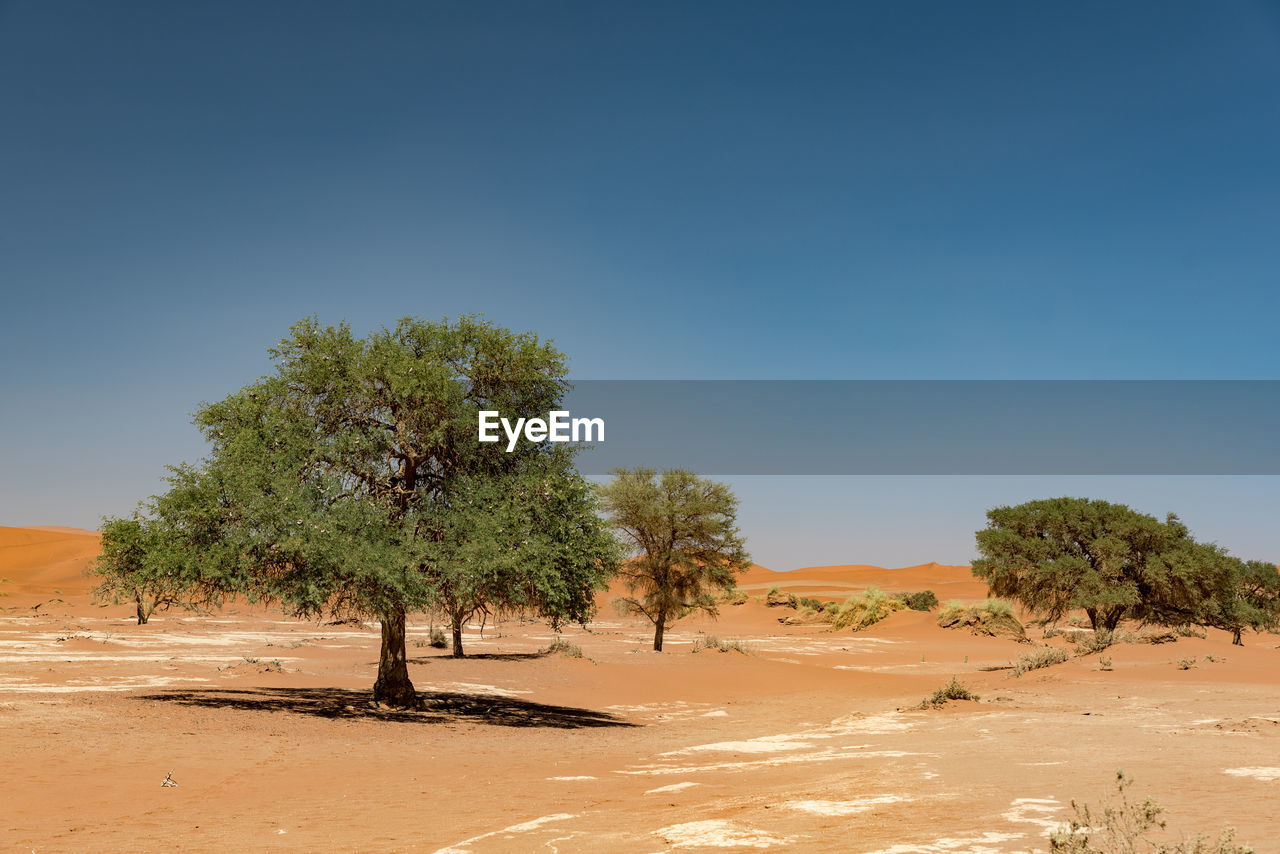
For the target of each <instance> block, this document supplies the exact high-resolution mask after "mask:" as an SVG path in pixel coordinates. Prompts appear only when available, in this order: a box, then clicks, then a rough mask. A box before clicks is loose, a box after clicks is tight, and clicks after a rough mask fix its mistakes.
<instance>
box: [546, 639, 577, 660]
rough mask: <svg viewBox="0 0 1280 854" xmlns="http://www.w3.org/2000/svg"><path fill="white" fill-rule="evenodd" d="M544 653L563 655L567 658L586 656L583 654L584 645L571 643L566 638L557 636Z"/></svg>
mask: <svg viewBox="0 0 1280 854" xmlns="http://www.w3.org/2000/svg"><path fill="white" fill-rule="evenodd" d="M542 654H543V655H562V656H564V657H565V658H586V656H585V655H583V654H582V647H580V646H578V645H577V644H576V643H569V642H568V641H567V640H565V639H564V638H556V639H555V640H553V641H552V642H551V646H549V647H547V648H546V649H544V650H543V651H542Z"/></svg>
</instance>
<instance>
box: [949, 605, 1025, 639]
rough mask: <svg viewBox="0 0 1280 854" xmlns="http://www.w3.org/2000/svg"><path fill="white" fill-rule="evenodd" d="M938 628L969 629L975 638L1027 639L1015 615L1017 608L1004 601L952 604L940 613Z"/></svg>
mask: <svg viewBox="0 0 1280 854" xmlns="http://www.w3.org/2000/svg"><path fill="white" fill-rule="evenodd" d="M938 625H939V626H941V627H942V628H944V629H955V628H967V629H969V631H971V632H973V633H974V634H975V635H989V636H991V637H1007V638H1012V639H1013V640H1017V641H1026V640H1027V633H1026V631H1025V630H1024V629H1023V628H1022V623H1020V622H1019V621H1018V618H1017V617H1016V616H1014V613H1013V606H1012V605H1010V604H1009V603H1008V602H1006V601H1004V600H1003V599H987V600H985V601H983V602H977V603H965V602H954V601H953V602H948V603H947V604H946V605H944V606H943V607H942V608H941V609H939V611H938Z"/></svg>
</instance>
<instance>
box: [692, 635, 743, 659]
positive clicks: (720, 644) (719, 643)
mask: <svg viewBox="0 0 1280 854" xmlns="http://www.w3.org/2000/svg"><path fill="white" fill-rule="evenodd" d="M703 650H714V651H715V652H740V653H742V654H743V655H750V654H751V647H750V646H748V645H747V643H746V642H745V641H742V640H738V639H736V638H730V639H723V638H718V637H716V636H715V635H701V636H699V637H698V639H697V640H695V641H694V642H693V651H694V652H702V651H703Z"/></svg>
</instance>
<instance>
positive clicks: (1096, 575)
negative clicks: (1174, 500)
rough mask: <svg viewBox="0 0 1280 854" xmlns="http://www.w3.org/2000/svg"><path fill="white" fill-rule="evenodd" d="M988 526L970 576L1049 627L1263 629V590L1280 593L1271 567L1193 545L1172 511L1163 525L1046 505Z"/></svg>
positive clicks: (1107, 509)
mask: <svg viewBox="0 0 1280 854" xmlns="http://www.w3.org/2000/svg"><path fill="white" fill-rule="evenodd" d="M987 520H988V524H987V527H986V528H985V529H984V530H981V531H978V532H977V534H976V537H977V544H978V551H979V553H980V554H981V555H982V557H981V558H980V559H978V560H975V561H974V562H973V573H974V575H975V576H977V577H978V578H981V579H983V580H985V581H986V582H987V586H988V589H989V590H990V592H991V594H992V595H995V596H1002V597H1006V598H1010V599H1013V600H1015V601H1017V602H1018V603H1019V604H1021V605H1022V606H1024V607H1025V608H1027V609H1028V610H1030V611H1033V612H1036V613H1038V614H1041V615H1043V616H1044V617H1046V618H1047V619H1050V620H1058V619H1061V618H1062V617H1064V616H1065V615H1066V614H1067V613H1069V612H1071V611H1074V610H1083V611H1084V612H1085V613H1086V614H1087V615H1088V616H1089V620H1090V622H1091V623H1092V625H1093V627H1094V628H1095V629H1115V628H1116V627H1117V626H1118V625H1119V623H1120V621H1121V620H1122V619H1137V620H1142V621H1144V622H1148V623H1154V624H1159V625H1181V624H1188V623H1199V624H1204V625H1216V626H1219V627H1222V628H1230V629H1231V630H1232V631H1235V629H1234V628H1233V627H1234V626H1241V627H1246V626H1253V627H1264V626H1265V625H1267V619H1268V618H1267V617H1266V616H1265V613H1264V612H1265V611H1266V608H1267V607H1268V606H1267V604H1266V602H1267V601H1268V600H1267V598H1266V597H1267V596H1268V595H1271V594H1268V593H1267V591H1268V590H1272V591H1274V590H1275V589H1276V587H1280V579H1277V580H1276V581H1275V584H1276V587H1271V586H1269V585H1271V583H1272V581H1271V579H1272V578H1273V577H1275V576H1276V568H1275V566H1274V565H1268V564H1265V563H1262V562H1257V561H1255V562H1249V563H1245V562H1243V561H1241V560H1239V559H1238V558H1235V557H1232V556H1231V555H1229V554H1227V553H1226V551H1225V550H1223V549H1221V548H1219V547H1217V546H1214V545H1210V544H1205V543H1199V542H1196V541H1195V539H1194V538H1192V536H1191V533H1190V531H1189V530H1188V528H1187V526H1186V525H1184V524H1183V523H1182V522H1181V521H1180V520H1179V519H1178V517H1177V516H1175V515H1173V514H1169V515H1168V516H1167V517H1166V518H1165V520H1164V521H1160V520H1159V519H1157V518H1155V517H1154V516H1149V515H1147V514H1144V513H1139V512H1138V511H1136V510H1133V509H1132V508H1129V507H1126V506H1125V505H1123V504H1112V503H1110V502H1107V501H1099V500H1091V499H1086V498H1050V499H1042V500H1038V501H1029V502H1027V503H1025V504H1019V505H1017V506H1013V507H996V508H994V509H992V510H989V511H988V512H987ZM1268 566H1269V567H1270V569H1269V572H1268V571H1267V569H1266V568H1267V567H1268ZM1237 639H1238V634H1237Z"/></svg>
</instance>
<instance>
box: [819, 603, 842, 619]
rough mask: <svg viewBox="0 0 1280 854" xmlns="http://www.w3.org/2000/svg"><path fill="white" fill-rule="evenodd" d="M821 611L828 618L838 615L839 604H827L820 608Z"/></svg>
mask: <svg viewBox="0 0 1280 854" xmlns="http://www.w3.org/2000/svg"><path fill="white" fill-rule="evenodd" d="M822 611H823V613H825V614H829V615H830V616H833V617H834V616H835V615H836V614H839V613H840V603H839V602H828V603H827V604H825V605H823V606H822Z"/></svg>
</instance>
